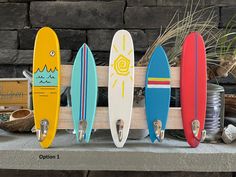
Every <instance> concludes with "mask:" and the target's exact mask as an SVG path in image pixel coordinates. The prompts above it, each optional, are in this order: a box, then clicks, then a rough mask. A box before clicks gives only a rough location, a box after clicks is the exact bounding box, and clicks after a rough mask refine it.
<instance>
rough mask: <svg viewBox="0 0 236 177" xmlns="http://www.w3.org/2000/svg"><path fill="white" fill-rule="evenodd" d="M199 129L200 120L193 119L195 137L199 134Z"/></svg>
mask: <svg viewBox="0 0 236 177" xmlns="http://www.w3.org/2000/svg"><path fill="white" fill-rule="evenodd" d="M199 129H200V122H199V120H194V121H192V132H193V135H194V137H195V138H196V137H197V136H198V133H199Z"/></svg>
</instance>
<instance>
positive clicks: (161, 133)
mask: <svg viewBox="0 0 236 177" xmlns="http://www.w3.org/2000/svg"><path fill="white" fill-rule="evenodd" d="M153 125H154V131H155V135H156V137H157V139H158V140H159V141H160V142H161V141H162V140H163V139H164V136H165V131H164V130H162V129H161V128H162V122H161V121H160V120H156V121H154V122H153Z"/></svg>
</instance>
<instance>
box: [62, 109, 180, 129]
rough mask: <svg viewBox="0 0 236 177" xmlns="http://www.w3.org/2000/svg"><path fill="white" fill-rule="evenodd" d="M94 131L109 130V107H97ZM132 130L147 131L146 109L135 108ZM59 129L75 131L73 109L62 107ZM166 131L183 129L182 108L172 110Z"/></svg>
mask: <svg viewBox="0 0 236 177" xmlns="http://www.w3.org/2000/svg"><path fill="white" fill-rule="evenodd" d="M93 128H94V129H109V128H110V126H109V121H108V107H97V112H96V117H95V122H94V126H93ZM130 128H131V129H147V121H146V114H145V108H144V107H134V108H133V114H132V120H131V127H130ZM58 129H73V122H72V118H71V108H69V107H61V110H60V118H59V124H58ZM166 129H183V126H182V119H181V108H170V111H169V118H168V121H167V126H166Z"/></svg>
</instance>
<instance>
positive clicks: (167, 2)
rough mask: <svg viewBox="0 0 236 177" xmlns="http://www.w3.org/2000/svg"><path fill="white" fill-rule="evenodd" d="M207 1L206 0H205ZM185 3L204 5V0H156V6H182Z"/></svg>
mask: <svg viewBox="0 0 236 177" xmlns="http://www.w3.org/2000/svg"><path fill="white" fill-rule="evenodd" d="M206 1H208V0H206ZM186 5H188V6H191V5H194V6H196V5H198V6H204V5H205V0H200V1H199V0H197V1H191V0H178V1H174V0H157V6H184V7H186Z"/></svg>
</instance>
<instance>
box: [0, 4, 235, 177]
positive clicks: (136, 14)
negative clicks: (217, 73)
mask: <svg viewBox="0 0 236 177" xmlns="http://www.w3.org/2000/svg"><path fill="white" fill-rule="evenodd" d="M187 1H188V0H178V1H177V0H116V1H111V0H96V1H95V0H94V1H93V0H87V1H81V0H77V1H76V0H64V1H63V0H58V1H55V0H49V1H32V0H0V77H1V78H3V77H22V70H23V69H29V70H30V69H31V65H32V54H33V50H32V49H33V44H34V38H35V34H36V32H37V30H38V29H39V28H40V27H43V26H50V27H52V28H53V29H55V30H56V32H57V34H58V36H59V40H60V45H61V49H62V51H61V55H62V57H61V58H62V63H63V64H72V62H73V58H74V56H75V53H76V52H77V50H78V49H79V48H80V46H81V45H82V44H83V43H85V42H86V43H88V45H89V46H90V47H91V49H92V51H93V52H94V55H95V58H96V62H97V64H107V63H108V56H109V50H110V45H111V40H112V36H113V35H114V33H115V31H116V30H118V29H121V28H124V29H127V30H129V31H130V32H131V34H132V36H133V40H134V45H135V51H136V53H135V55H136V60H139V59H140V58H141V56H142V55H143V54H144V52H145V50H146V49H147V48H148V46H149V45H150V44H151V43H152V42H153V41H154V39H155V38H156V37H157V36H158V34H159V31H160V28H162V27H163V28H165V27H166V25H167V24H168V23H169V21H170V19H171V18H172V16H173V15H174V13H175V12H176V11H177V10H179V12H181V14H183V13H184V8H185V6H186V3H187ZM190 1H191V0H190ZM196 1H197V0H194V3H196ZM199 5H200V6H212V5H215V6H216V7H215V12H216V14H217V18H216V20H217V23H218V24H219V27H224V26H225V25H226V23H227V21H228V20H229V18H230V17H232V16H233V15H234V13H236V1H235V0H205V1H204V0H202V1H200V4H199ZM221 83H222V84H224V86H225V88H226V89H227V91H228V92H235V90H236V89H235V88H234V87H235V86H234V84H235V80H234V79H233V78H232V77H231V78H229V79H226V80H222V81H221ZM55 173H56V172H35V175H34V176H51V175H52V174H53V175H57V176H58V175H59V176H75V175H76V176H112V175H113V176H125V175H129V176H144V175H145V176H186V175H187V176H194V177H195V176H196V177H197V176H202V175H203V176H208V175H209V174H208V173H181V172H179V173H173V172H172V173H164V172H163V173H158V174H157V173H156V172H155V173H154V172H152V173H133V172H132V173H124V172H116V173H114V172H112V173H109V172H90V173H87V172H81V173H78V172H57V173H56V174H55ZM20 174H24V176H25V175H26V176H32V174H34V172H32V171H30V172H29V171H28V172H27V171H24V172H19V171H14V170H13V171H12V170H11V171H8V170H0V176H9V177H11V176H20ZM211 175H212V176H233V174H231V173H223V174H221V173H214V174H211Z"/></svg>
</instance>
